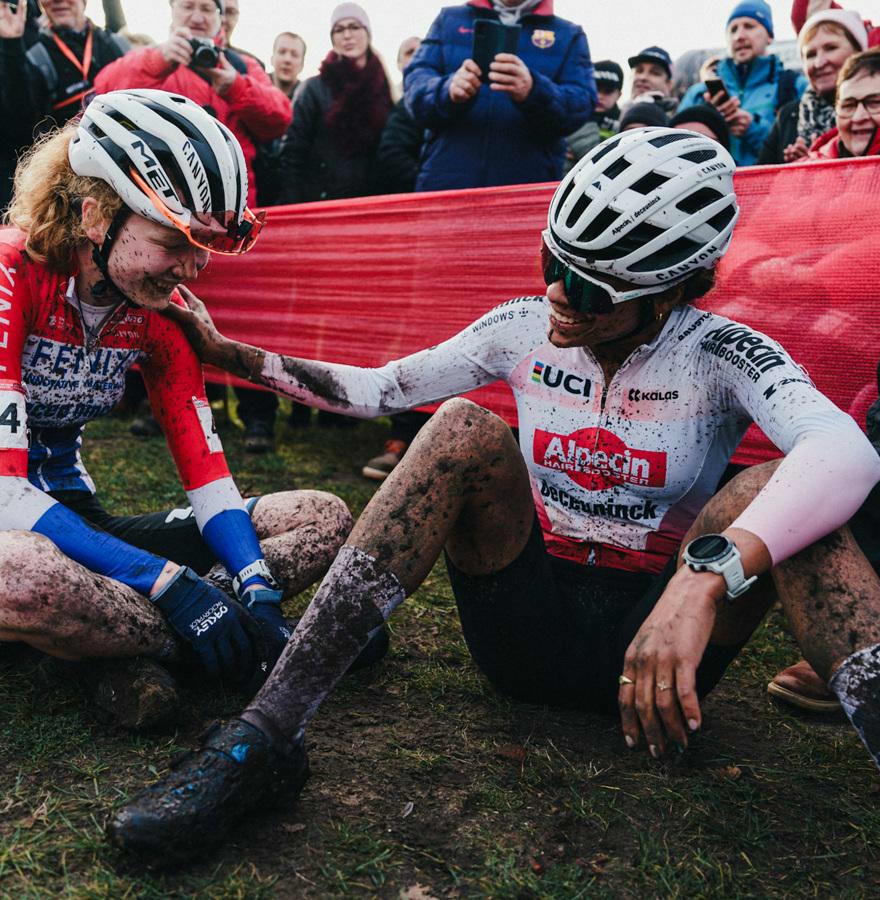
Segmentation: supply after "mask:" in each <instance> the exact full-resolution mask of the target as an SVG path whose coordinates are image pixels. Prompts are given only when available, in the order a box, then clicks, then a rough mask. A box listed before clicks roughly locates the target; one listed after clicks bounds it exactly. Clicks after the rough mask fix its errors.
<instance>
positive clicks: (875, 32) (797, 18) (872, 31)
mask: <svg viewBox="0 0 880 900" xmlns="http://www.w3.org/2000/svg"><path fill="white" fill-rule="evenodd" d="M811 5H812V3H811V0H792V4H791V24H792V27H793V28H794V32H795V34H798V35H799V34H800V33H801V31H803V28H804V25H805V23H806V21H807V19H808V18H809V17H810V7H811ZM830 8H831V9H841V6H840V4H839V3H836V2H834V0H832V2H831V6H830ZM862 24H863V25H864V26H865V33H866V34H867V37H868V43H867V46H868V47H880V26H877V25H874V24H873V22H871V21H870V20H869V19H864V20H862Z"/></svg>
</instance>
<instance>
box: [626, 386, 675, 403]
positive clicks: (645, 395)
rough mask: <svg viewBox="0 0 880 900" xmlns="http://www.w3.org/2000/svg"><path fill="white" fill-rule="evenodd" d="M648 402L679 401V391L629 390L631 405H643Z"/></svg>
mask: <svg viewBox="0 0 880 900" xmlns="http://www.w3.org/2000/svg"><path fill="white" fill-rule="evenodd" d="M648 400H678V391H640V390H639V389H638V388H630V389H629V401H630V403H643V402H645V401H648Z"/></svg>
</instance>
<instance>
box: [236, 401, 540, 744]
mask: <svg viewBox="0 0 880 900" xmlns="http://www.w3.org/2000/svg"><path fill="white" fill-rule="evenodd" d="M534 514H535V513H534V505H533V501H532V496H531V489H530V485H529V480H528V475H527V472H526V468H525V463H524V462H523V459H522V456H521V454H520V452H519V449H518V447H517V446H516V443H515V442H514V440H513V436H512V434H511V433H510V429H509V428H507V426H506V425H505V424H504V423H503V422H502V421H501V420H500V419H498V418H497V417H496V416H494V415H492V414H491V413H488V412H486V411H485V410H483V409H481V408H480V407H477V406H475V405H474V404H472V403H470V402H468V401H466V400H453V401H450V402H448V403H446V404H444V405H443V407H441V409H440V410H439V411H438V412H437V414H436V415H435V416H434V417H433V418H432V420H431V422H430V423H429V424H428V425H427V426H426V427H425V428H423V429H422V431H421V432H420V433H419V436H418V437H417V439H416V440H415V442H414V443H413V445H412V447H410V449H409V451H408V452H407V454H406V456H405V457H404V458H403V461H402V462H401V463H400V464H399V465H398V466H397V467H396V468H395V469H394V471H393V472H392V474H391V475H390V476H389V477H388V478H387V479H386V480H385V481H384V482H383V484H382V487H381V488H380V489H379V491H378V492H377V493H376V494H375V495H374V497H373V499H372V500H371V501H370V503H369V504H368V506H367V508H366V509H365V510H364V513H363V515H362V516H361V518H360V519H359V520H358V522H357V524H356V525H355V527H354V529H353V530H352V533H351V536H350V537H349V539H348V541H347V542H346V545H345V547H343V549H342V550H341V551H340V553H339V555H338V556H337V558H336V560H335V561H334V563H333V565H332V566H331V567H330V571H329V572H328V573H327V576H326V577H325V579H324V581H323V583H322V584H321V587H320V588H319V590H318V592H317V594H316V595H315V597H314V599H313V600H312V602H311V604H310V605H309V607H308V609H307V610H306V612H305V615H304V616H303V618H302V621H301V622H300V624H299V626H298V627H297V629H296V631H295V632H294V635H293V637H292V638H291V640H290V643H289V644H288V645H287V648H286V649H285V651H284V653H283V654H282V656H281V658H280V659H279V661H278V663H277V664H276V666H275V669H274V670H273V672H272V674H271V676H270V677H269V679H268V681H267V682H266V684H265V685H264V687H263V689H262V690H261V691H260V693H259V694H257V696H256V698H255V699H254V701H253V703H252V704H251V706H250V707H248V709H247V710H246V711H245V713H244V714H243V718H244V719H246V720H247V721H249V722H251V723H252V724H254V725H256V726H257V727H258V728H262V729H263V730H266V731H268V732H269V733H273V732H275V731H280V732H281V733H282V734H284V736H285V737H288V738H293V739H297V738H298V737H299V736H300V735H301V733H302V729H303V728H304V726H305V724H306V722H307V721H308V719H309V718H311V716H312V715H313V714H314V712H315V710H316V709H317V707H318V705H319V704H320V703H321V701H322V700H323V699H324V697H325V696H326V695H327V694H328V693H329V692H330V691H331V690H332V689H333V687H334V686H335V684H336V682H337V681H338V680H339V678H341V677H342V675H343V674H344V673H345V671H346V670H347V669H348V667H349V665H350V664H351V662H352V660H353V659H355V657H356V656H357V655H358V653H359V652H360V651H361V649H362V648H363V646H364V645H365V644H366V641H367V636H368V634H369V633H370V631H371V630H373V629H375V628H377V627H379V626H381V625H382V623H383V622H384V621H385V619H387V618H388V616H389V615H390V614H391V612H392V611H393V610H394V608H395V607H396V606H397V605H399V604H400V603H401V602H402V601H403V598H404V596H405V595H406V594H407V593H411V592H412V591H413V590H415V589H416V588H417V587H418V585H419V584H421V582H422V580H423V579H424V577H425V576H426V575H427V573H428V572H429V571H430V570H431V567H432V566H433V565H434V563H435V562H436V560H437V557H438V556H439V554H440V551H441V550H442V549H443V547H444V545H446V546H447V550H448V552H449V554H450V556H452V557H453V559H454V560H455V562H456V565H458V566H459V567H460V568H461V569H463V570H464V571H466V572H469V573H471V574H484V573H489V572H493V571H498V570H500V569H502V568H503V567H504V566H506V565H508V564H509V563H510V562H512V561H513V560H514V559H515V558H516V556H517V554H518V553H519V552H520V551H521V550H522V548H523V547H524V546H525V543H526V541H527V540H528V536H529V532H530V529H531V524H532V521H533V518H534Z"/></svg>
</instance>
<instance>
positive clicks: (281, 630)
mask: <svg viewBox="0 0 880 900" xmlns="http://www.w3.org/2000/svg"><path fill="white" fill-rule="evenodd" d="M242 602H243V603H244V604H245V606H246V607H247V609H248V612H250V614H251V616H252V617H253V618H254V619H255V620H256V623H257V625H258V626H259V629H260V636H261V637H262V642H261V643H262V646H261V647H260V648H259V653H258V660H257V666H258V669H259V670H261V671H258V672H257V673H256V676H255V677H256V679H257V680H258V681H259V684H257V685H256V687H259V686H260V685H261V684H262V683H263V681H265V680H266V678H268V677H269V673H270V672H271V671H272V669H273V667H274V666H275V663H276V662H278V657H279V656H281V654H282V652H283V651H284V648H285V647H286V646H287V642H288V641H289V640H290V635H291V634H292V633H293V632H292V631H291V630H290V628H289V627H288V623H287V620H286V619H285V618H284V615H283V614H282V612H281V591H275V590H272V589H271V588H268V587H258V588H252V589H251V590H249V591H246V592H245V594H244V596H243V597H242ZM260 676H262V677H260ZM254 686H255V685H254V684H252V685H251V687H254Z"/></svg>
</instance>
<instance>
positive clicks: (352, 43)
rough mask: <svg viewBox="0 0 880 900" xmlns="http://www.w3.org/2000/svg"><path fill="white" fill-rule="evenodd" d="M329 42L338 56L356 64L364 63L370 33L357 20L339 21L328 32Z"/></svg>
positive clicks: (368, 46)
mask: <svg viewBox="0 0 880 900" xmlns="http://www.w3.org/2000/svg"><path fill="white" fill-rule="evenodd" d="M330 40H331V41H332V43H333V49H334V50H335V51H336V52H337V53H338V54H339V55H340V56H343V57H345V58H346V59H350V60H353V61H354V62H357V63H361V62H366V60H367V51H368V50H369V49H370V33H369V32H368V31H367V29H366V28H364V26H363V25H361V23H360V22H358V20H357V19H340V20H339V21H338V22H337V23H336V24H335V25H334V26H333V30H332V31H331V32H330Z"/></svg>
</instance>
